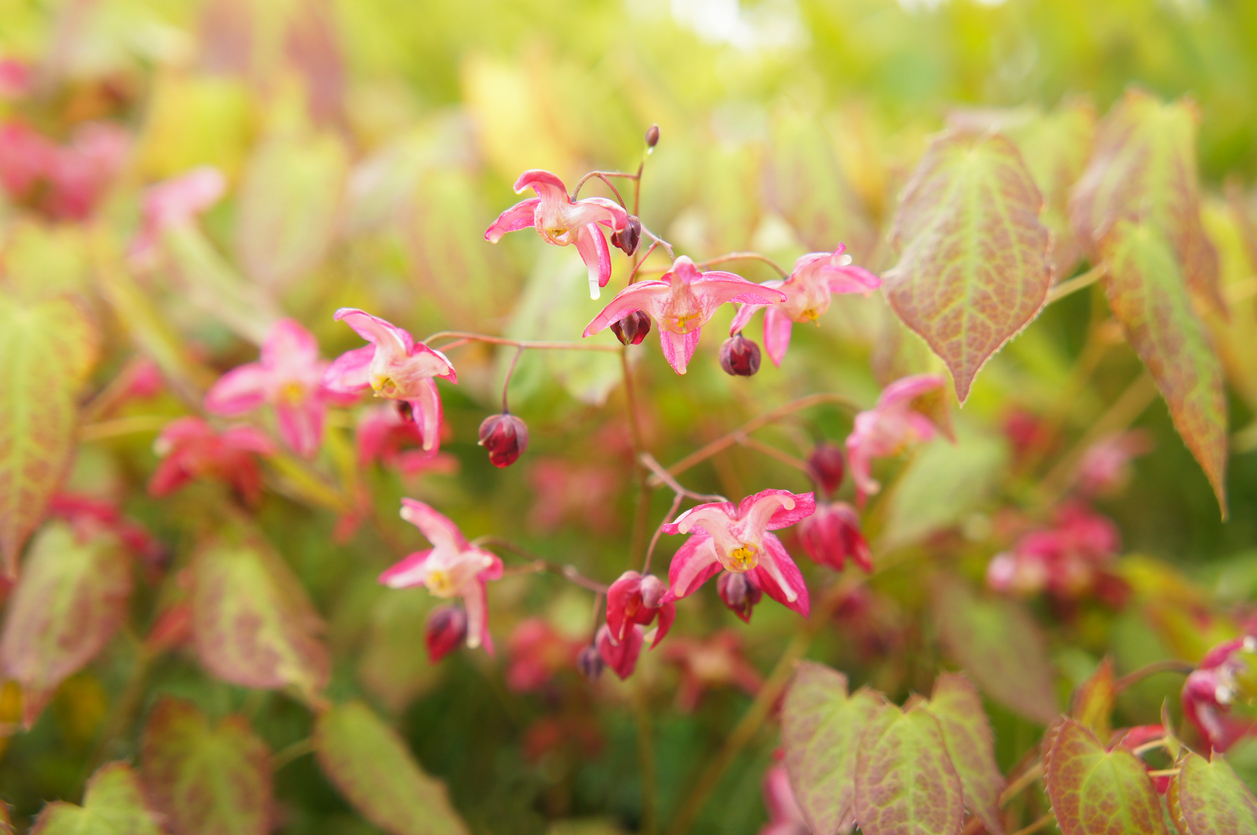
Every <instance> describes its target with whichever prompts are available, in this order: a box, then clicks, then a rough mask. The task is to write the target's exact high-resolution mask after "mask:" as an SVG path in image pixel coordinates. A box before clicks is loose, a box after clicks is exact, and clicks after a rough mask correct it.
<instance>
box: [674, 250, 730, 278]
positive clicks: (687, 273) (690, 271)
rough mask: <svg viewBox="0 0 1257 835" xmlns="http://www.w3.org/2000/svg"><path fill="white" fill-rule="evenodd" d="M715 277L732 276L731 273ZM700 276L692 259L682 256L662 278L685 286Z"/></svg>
mask: <svg viewBox="0 0 1257 835" xmlns="http://www.w3.org/2000/svg"><path fill="white" fill-rule="evenodd" d="M717 275H733V273H717ZM701 276H702V273H701V272H699V269H698V267H697V266H695V265H694V261H693V259H691V258H690V257H689V256H688V255H682V256H681V257H680V258H677V259H676V260H675V261H673V262H672V266H671V267H670V268H669V269H668V272H667V274H666V275H664V277H663V278H664V280H665V281H670V282H673V283H677V284H680V285H686V284H690V283H692V282H694V281H695V280H697V279H698V278H699V277H701Z"/></svg>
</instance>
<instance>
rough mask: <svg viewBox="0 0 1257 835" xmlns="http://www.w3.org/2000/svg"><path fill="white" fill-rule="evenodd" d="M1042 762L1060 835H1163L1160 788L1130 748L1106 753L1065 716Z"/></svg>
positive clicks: (1079, 726)
mask: <svg viewBox="0 0 1257 835" xmlns="http://www.w3.org/2000/svg"><path fill="white" fill-rule="evenodd" d="M1044 766H1045V768H1044V781H1045V783H1046V784H1047V793H1048V797H1049V798H1050V799H1051V801H1052V811H1053V812H1055V813H1056V824H1057V826H1059V827H1060V829H1061V833H1062V835H1134V833H1140V834H1141V835H1165V833H1166V829H1165V821H1164V818H1163V817H1162V813H1161V801H1160V799H1158V797H1157V790H1156V788H1154V787H1153V785H1152V778H1150V777H1149V776H1148V773H1147V771H1146V770H1145V769H1144V765H1143V763H1142V762H1140V760H1139V758H1138V757H1136V756H1135V755H1134V754H1132V753H1131V752H1130V751H1127V750H1126V749H1124V748H1115V749H1114V750H1112V751H1105V750H1104V746H1102V745H1101V744H1100V743H1099V742H1097V741H1096V738H1095V737H1094V736H1092V735H1091V732H1090V731H1088V730H1087V729H1086V728H1084V727H1083V726H1082V725H1080V724H1078V723H1077V722H1075V721H1074V720H1073V719H1066V720H1064V722H1063V723H1062V725H1061V726H1060V729H1059V730H1058V731H1057V733H1056V738H1055V741H1054V742H1053V743H1052V749H1051V751H1049V752H1048V756H1047V761H1046V763H1045V764H1044Z"/></svg>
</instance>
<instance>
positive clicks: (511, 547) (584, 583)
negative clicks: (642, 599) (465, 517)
mask: <svg viewBox="0 0 1257 835" xmlns="http://www.w3.org/2000/svg"><path fill="white" fill-rule="evenodd" d="M471 544H472V545H487V546H489V547H490V548H498V549H500V550H502V551H506V552H508V553H511V554H514V555H515V556H517V557H523V558H524V559H526V560H531V562H532V564H531V565H530V566H528V568H531V569H532V570H533V571H536V572H538V573H539V572H542V571H548V572H550V573H551V574H557V575H559V576H560V577H563V578H565V579H567V580H570V581H571V582H573V583H575V584H576V585H578V586H580V587H581V588H583V589H589V590H590V591H592V592H595V593H597V594H606V592H607V587H606V586H605V585H603V584H602V583H599V582H597V581H596V580H591V579H589V578H588V577H586V576H585V575H583V574H581V573H580V571H579V570H578V569H577V568H576V566H574V565H558V564H557V563H552V562H550V561H549V560H547V559H546V558H545V557H543V556H540V555H539V554H535V553H533V552H532V551H529V550H528V549H527V548H524V547H521V546H519V545H516V544H515V543H514V542H511V541H509V540H506V539H501V538H499V537H496V536H478V537H476V538H475V539H473V540H472V541H471Z"/></svg>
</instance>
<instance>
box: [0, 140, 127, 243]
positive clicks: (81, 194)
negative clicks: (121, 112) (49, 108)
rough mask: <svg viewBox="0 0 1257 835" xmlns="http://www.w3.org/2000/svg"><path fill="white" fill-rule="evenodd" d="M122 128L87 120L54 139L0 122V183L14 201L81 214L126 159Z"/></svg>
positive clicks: (56, 213) (63, 216)
mask: <svg viewBox="0 0 1257 835" xmlns="http://www.w3.org/2000/svg"><path fill="white" fill-rule="evenodd" d="M130 141H131V140H130V136H129V135H128V134H127V132H126V131H124V130H123V129H122V128H120V127H118V126H116V125H111V124H106V123H101V122H89V123H86V124H83V125H80V126H79V127H77V128H76V129H75V131H74V135H73V136H72V137H71V139H70V141H69V142H68V143H66V144H65V145H57V144H55V143H53V142H52V141H50V140H49V139H47V138H46V137H44V136H42V135H41V134H40V133H38V132H37V131H35V130H34V129H32V128H30V127H28V126H26V125H24V124H22V123H20V122H9V123H7V124H5V125H3V126H0V186H3V188H4V190H5V191H6V192H7V193H8V194H9V196H10V197H11V198H12V199H13V200H14V201H15V202H18V203H23V204H26V205H28V206H31V207H32V208H35V209H38V210H39V211H41V212H43V213H44V214H46V215H48V216H50V217H52V218H54V219H57V220H84V219H86V218H87V217H88V216H90V215H91V213H92V212H93V211H94V210H95V208H96V205H97V204H98V203H99V202H100V199H101V198H102V197H103V196H104V193H105V190H106V189H107V188H108V187H109V185H110V184H111V183H112V182H113V180H114V178H115V177H116V175H117V173H118V171H119V170H120V169H121V168H122V164H123V162H124V161H125V159H126V154H127V150H128V148H129V147H130Z"/></svg>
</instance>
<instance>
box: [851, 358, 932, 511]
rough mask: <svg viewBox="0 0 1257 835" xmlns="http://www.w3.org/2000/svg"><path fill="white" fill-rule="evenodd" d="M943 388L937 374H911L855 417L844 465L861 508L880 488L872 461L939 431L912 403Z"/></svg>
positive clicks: (886, 390)
mask: <svg viewBox="0 0 1257 835" xmlns="http://www.w3.org/2000/svg"><path fill="white" fill-rule="evenodd" d="M944 385H945V383H944V381H943V378H942V377H940V376H938V375H937V374H914V375H913V376H911V377H904V378H903V379H901V380H896V381H895V382H893V383H891V384H890V385H888V386H887V387H886V388H885V389H884V390H883V391H882V394H881V396H880V397H878V398H877V405H876V406H874V407H873V408H872V409H869V410H867V411H864V412H860V413H859V414H857V415H856V416H855V428H854V429H852V431H851V434H850V435H848V436H847V464H848V465H849V466H850V468H851V478H852V480H853V481H854V482H855V486H856V495H857V496H858V498H859V501H860V503H861V505H862V504H863V502H864V499H865V497H866V496H871V495H873V494H874V493H876V492H878V491H879V490H881V489H882V485H881V484H880V483H878V482H877V481H875V480H874V479H873V476H872V474H871V473H870V468H871V465H872V462H873V459H874V458H885V457H887V456H891V455H898V454H899V453H900V452H902V451H903V450H904V449H905V448H906V447H907V446H908V445H909V444H915V443H919V442H921V441H928V440H930V439H932V438H933V437H934V436H935V435H936V434H937V433H938V432H939V428H938V427H937V426H935V425H934V423H933V422H932V421H931V420H930V419H929V418H927V417H926V416H925V415H923V414H921V413H920V412H918V411H915V410H914V409H913V408H912V401H913V400H915V399H916V398H918V397H921V396H922V395H924V394H928V393H929V392H932V391H934V390H936V389H941V388H943V386H944Z"/></svg>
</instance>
